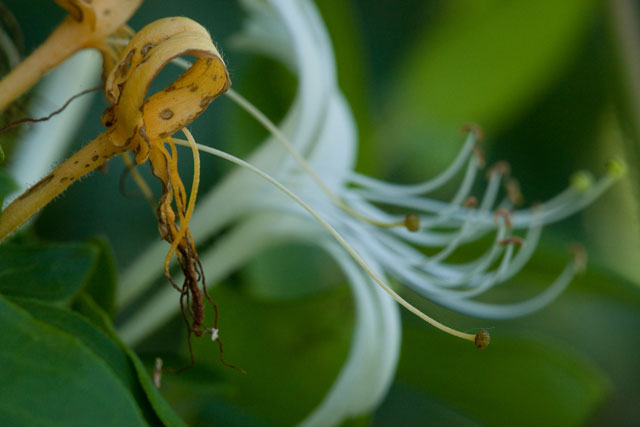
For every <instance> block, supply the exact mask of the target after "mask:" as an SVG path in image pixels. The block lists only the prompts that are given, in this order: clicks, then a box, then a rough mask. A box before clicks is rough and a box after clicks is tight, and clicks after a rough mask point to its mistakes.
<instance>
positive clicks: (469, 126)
mask: <svg viewBox="0 0 640 427" xmlns="http://www.w3.org/2000/svg"><path fill="white" fill-rule="evenodd" d="M460 131H461V132H473V134H474V135H475V137H476V139H477V140H478V141H482V140H484V131H483V130H482V128H481V127H480V126H478V125H477V124H475V123H465V124H463V125H462V126H461V127H460Z"/></svg>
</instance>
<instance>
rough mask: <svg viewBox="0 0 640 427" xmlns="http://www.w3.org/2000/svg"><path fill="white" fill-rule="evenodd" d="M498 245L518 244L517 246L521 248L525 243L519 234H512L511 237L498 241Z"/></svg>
mask: <svg viewBox="0 0 640 427" xmlns="http://www.w3.org/2000/svg"><path fill="white" fill-rule="evenodd" d="M498 245H500V246H507V245H516V246H517V247H519V248H521V247H522V246H523V245H524V242H523V241H522V239H521V238H520V237H518V236H511V237H507V238H506V239H502V240H500V241H499V242H498Z"/></svg>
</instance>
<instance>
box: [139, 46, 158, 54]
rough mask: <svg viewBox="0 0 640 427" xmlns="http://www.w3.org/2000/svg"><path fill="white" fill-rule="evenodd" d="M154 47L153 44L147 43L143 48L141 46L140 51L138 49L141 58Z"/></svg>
mask: <svg viewBox="0 0 640 427" xmlns="http://www.w3.org/2000/svg"><path fill="white" fill-rule="evenodd" d="M154 46H155V44H154V43H147V44H145V45H144V46H142V49H140V54H141V55H142V56H146V55H147V53H149V51H150V50H151V48H153V47H154Z"/></svg>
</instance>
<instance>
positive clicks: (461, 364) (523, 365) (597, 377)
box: [398, 322, 607, 426]
mask: <svg viewBox="0 0 640 427" xmlns="http://www.w3.org/2000/svg"><path fill="white" fill-rule="evenodd" d="M407 323H408V324H407V325H406V326H405V328H404V330H403V347H402V360H401V363H400V368H399V371H398V382H400V383H401V384H407V385H409V386H412V387H416V388H419V389H420V390H423V391H425V392H426V393H427V394H429V395H431V396H434V397H436V398H438V399H440V400H442V401H445V402H447V404H449V405H451V406H452V407H457V408H459V409H460V410H462V411H463V412H464V413H467V414H469V415H470V416H471V417H472V418H475V419H477V420H479V421H481V422H483V423H486V424H490V425H509V424H514V423H515V424H518V425H531V426H539V425H580V424H582V423H584V422H585V420H586V419H587V417H588V416H589V415H591V413H592V412H593V411H594V409H595V408H596V407H597V406H598V405H599V404H600V403H601V402H602V400H603V398H604V396H605V394H606V391H607V381H606V380H604V378H603V377H602V374H601V373H600V371H598V370H597V369H596V368H595V367H594V365H592V364H591V363H590V362H588V361H587V360H586V359H584V357H582V356H581V355H580V354H578V353H576V352H575V351H573V350H571V349H569V348H568V347H565V346H561V345H556V344H554V343H553V342H552V341H536V340H531V339H524V338H520V337H515V336H511V337H510V336H507V335H505V334H501V335H499V336H498V337H497V338H496V337H494V340H493V342H492V343H491V347H490V349H487V351H482V352H481V351H479V350H477V349H475V348H474V347H473V346H472V345H467V344H468V343H466V342H458V341H456V342H454V339H452V338H451V337H449V336H445V335H444V334H441V333H436V332H434V331H432V330H429V329H427V327H425V326H423V325H418V324H416V323H414V322H407Z"/></svg>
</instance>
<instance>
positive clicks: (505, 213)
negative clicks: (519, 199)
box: [493, 208, 511, 228]
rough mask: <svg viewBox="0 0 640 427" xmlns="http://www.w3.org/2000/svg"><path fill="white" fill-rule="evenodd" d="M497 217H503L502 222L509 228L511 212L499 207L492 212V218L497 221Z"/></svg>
mask: <svg viewBox="0 0 640 427" xmlns="http://www.w3.org/2000/svg"><path fill="white" fill-rule="evenodd" d="M499 217H502V218H504V223H505V225H506V226H507V228H511V212H509V211H508V210H506V209H503V208H500V209H498V210H496V212H495V213H494V214H493V220H494V221H497V220H498V218H499Z"/></svg>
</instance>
